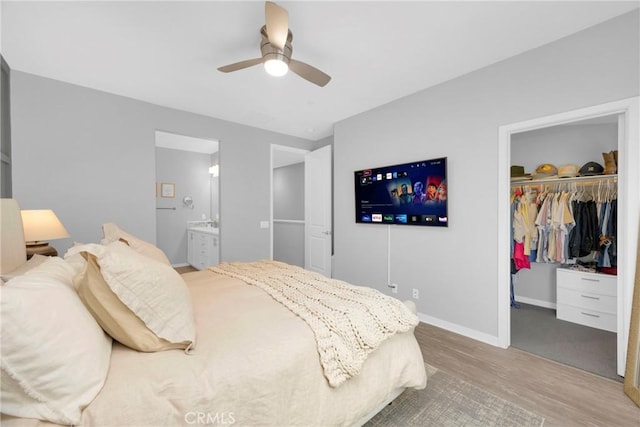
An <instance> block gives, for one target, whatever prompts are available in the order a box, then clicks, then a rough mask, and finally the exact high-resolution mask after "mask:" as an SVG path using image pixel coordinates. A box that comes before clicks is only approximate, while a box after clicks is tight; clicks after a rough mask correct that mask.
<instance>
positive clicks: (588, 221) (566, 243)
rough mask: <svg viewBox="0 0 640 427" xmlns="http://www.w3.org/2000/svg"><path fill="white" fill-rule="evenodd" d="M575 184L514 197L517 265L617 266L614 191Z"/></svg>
mask: <svg viewBox="0 0 640 427" xmlns="http://www.w3.org/2000/svg"><path fill="white" fill-rule="evenodd" d="M562 186H564V188H563V189H561V188H560V187H562ZM572 187H573V188H571V189H569V188H567V184H564V183H559V184H557V185H556V188H554V189H552V188H549V187H548V188H545V189H544V190H542V189H541V188H540V189H538V191H537V192H536V191H532V190H531V189H530V188H525V190H524V191H523V190H522V189H520V194H521V196H518V197H514V198H512V224H513V227H512V258H513V259H514V261H515V262H516V265H517V266H518V268H529V267H530V264H528V262H542V263H558V264H575V263H576V262H578V261H580V262H595V263H597V265H598V266H599V267H612V266H615V265H616V261H617V257H616V250H617V248H616V232H617V200H616V194H615V191H613V190H612V189H611V186H610V185H609V184H605V185H604V186H603V185H602V183H599V184H597V185H595V184H593V183H591V184H588V185H582V183H580V184H578V183H573V184H572ZM595 187H597V188H595ZM519 244H521V246H520V245H519ZM525 258H526V261H525Z"/></svg>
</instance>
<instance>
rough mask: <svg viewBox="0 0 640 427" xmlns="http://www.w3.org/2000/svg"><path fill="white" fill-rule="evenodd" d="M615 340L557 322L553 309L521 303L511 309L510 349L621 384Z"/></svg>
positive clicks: (600, 332)
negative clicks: (513, 348)
mask: <svg viewBox="0 0 640 427" xmlns="http://www.w3.org/2000/svg"><path fill="white" fill-rule="evenodd" d="M616 340H617V336H616V334H615V333H613V332H608V331H603V330H600V329H595V328H590V327H588V326H582V325H578V324H576V323H572V322H566V321H564V320H558V319H556V311H555V310H553V309H548V308H543V307H537V306H534V305H529V304H523V303H520V308H519V309H516V308H511V346H512V347H515V348H518V349H520V350H524V351H526V352H528V353H533V354H536V355H538V356H542V357H544V358H546V359H551V360H555V361H556V362H560V363H564V364H565V365H569V366H573V367H575V368H579V369H583V370H585V371H589V372H592V373H594V374H597V375H600V376H602V377H606V378H611V379H613V380H616V381H620V382H622V381H623V378H622V377H620V376H618V375H617V374H616V346H617V341H616Z"/></svg>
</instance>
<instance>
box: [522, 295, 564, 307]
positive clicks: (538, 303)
mask: <svg viewBox="0 0 640 427" xmlns="http://www.w3.org/2000/svg"><path fill="white" fill-rule="evenodd" d="M515 298H516V302H523V303H525V304H530V305H535V306H538V307H544V308H552V309H554V310H555V309H556V308H558V306H557V305H556V303H555V302H549V301H542V300H539V299H533V298H527V297H519V296H518V295H516V296H515Z"/></svg>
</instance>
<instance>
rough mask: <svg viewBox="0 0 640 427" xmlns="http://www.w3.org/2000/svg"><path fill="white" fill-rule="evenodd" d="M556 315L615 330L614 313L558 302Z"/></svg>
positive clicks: (570, 320)
mask: <svg viewBox="0 0 640 427" xmlns="http://www.w3.org/2000/svg"><path fill="white" fill-rule="evenodd" d="M556 317H557V318H558V319H560V320H566V321H568V322H573V323H578V324H580V325H586V326H590V327H592V328H598V329H604V330H605V331H610V332H617V318H616V315H615V313H614V314H612V313H602V312H600V311H596V310H589V309H586V308H579V307H574V306H571V305H566V304H562V303H560V302H558V307H557V311H556Z"/></svg>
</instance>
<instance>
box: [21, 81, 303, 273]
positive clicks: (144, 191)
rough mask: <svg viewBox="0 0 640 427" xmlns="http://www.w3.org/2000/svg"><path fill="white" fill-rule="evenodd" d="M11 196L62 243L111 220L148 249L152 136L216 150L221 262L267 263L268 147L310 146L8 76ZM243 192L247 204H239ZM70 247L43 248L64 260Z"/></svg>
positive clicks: (85, 236)
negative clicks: (60, 228) (50, 222)
mask: <svg viewBox="0 0 640 427" xmlns="http://www.w3.org/2000/svg"><path fill="white" fill-rule="evenodd" d="M11 115H12V117H11V118H12V136H13V141H12V143H13V178H14V182H13V196H14V197H15V198H16V199H17V200H18V202H19V203H20V205H21V207H22V208H23V209H39V208H51V209H53V210H54V211H55V212H56V213H57V215H58V217H59V218H60V220H61V221H62V222H63V223H64V225H65V226H66V227H67V230H68V231H69V233H70V234H71V239H73V240H78V241H84V242H96V241H99V240H100V238H101V237H102V233H101V229H100V225H101V224H102V223H104V222H108V221H113V222H116V223H117V224H119V225H120V226H121V227H122V228H124V229H125V230H128V231H129V232H130V233H132V234H135V235H137V236H139V237H140V238H142V239H145V240H148V241H150V242H154V243H155V241H156V209H155V191H154V186H155V182H156V168H155V131H156V130H162V131H166V132H172V133H176V134H180V135H187V136H192V137H196V138H204V139H217V140H219V141H220V221H221V224H222V228H221V235H220V237H221V258H222V260H223V261H234V260H257V259H263V258H269V255H270V253H271V250H270V249H271V248H270V233H269V230H268V229H260V226H259V225H260V221H268V220H269V218H270V206H271V200H270V198H271V191H270V188H269V183H270V179H269V177H270V174H271V165H270V161H269V159H270V150H271V144H279V145H288V146H294V147H298V148H304V149H310V148H312V147H313V142H312V141H308V140H304V139H300V138H296V137H291V136H287V135H282V134H278V133H274V132H269V131H264V130H260V129H256V128H251V127H248V126H243V125H239V124H235V123H231V122H227V121H224V120H219V119H215V118H211V117H206V116H201V115H197V114H193V113H188V112H184V111H179V110H174V109H170V108H165V107H160V106H157V105H153V104H149V103H145V102H141V101H137V100H133V99H130V98H125V97H122V96H117V95H112V94H108V93H105V92H100V91H96V90H92V89H87V88H84V87H80V86H76V85H71V84H67V83H63V82H59V81H55V80H51V79H47V78H43V77H39V76H35V75H31V74H27V73H22V72H16V71H15V70H14V71H12V74H11ZM247 189H250V191H251V197H247ZM71 239H63V240H57V241H54V242H52V243H53V245H54V246H56V248H57V249H58V251H59V252H61V253H64V252H65V251H66V249H67V248H68V247H69V246H70V245H71Z"/></svg>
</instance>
